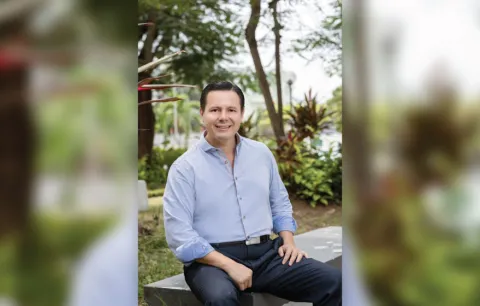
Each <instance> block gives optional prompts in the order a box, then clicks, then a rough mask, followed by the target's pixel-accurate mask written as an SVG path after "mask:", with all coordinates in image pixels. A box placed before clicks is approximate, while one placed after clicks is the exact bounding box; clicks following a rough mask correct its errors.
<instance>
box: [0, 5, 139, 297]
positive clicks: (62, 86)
mask: <svg viewBox="0 0 480 306" xmlns="http://www.w3.org/2000/svg"><path fill="white" fill-rule="evenodd" d="M136 12H137V3H136V2H133V1H121V2H118V1H111V0H106V1H105V0H104V1H93V0H78V1H74V0H5V1H2V2H0V135H1V136H0V137H1V140H0V141H1V142H0V143H1V145H0V182H1V183H0V305H2V306H3V305H6V306H9V305H19V306H24V305H28V306H37V305H38V306H56V305H72V306H73V305H75V306H80V305H82V306H83V305H85V306H87V305H88V306H90V305H112V306H113V305H136V303H137V271H136V270H137V238H136V237H137V235H136V233H137V225H136V215H137V207H136V203H137V201H136V185H137V180H136V171H137V169H136V167H137V166H136V165H137V159H136V155H137V154H136V151H137V149H136V135H137V127H136V126H137V125H136V117H137V101H136V95H137V93H136V81H137V76H136V68H137V56H136V55H137V46H136V41H137V35H138V34H137V33H138V26H137V23H136Z"/></svg>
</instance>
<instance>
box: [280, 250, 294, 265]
mask: <svg viewBox="0 0 480 306" xmlns="http://www.w3.org/2000/svg"><path fill="white" fill-rule="evenodd" d="M291 254H292V249H287V250H286V251H285V256H283V261H282V265H284V264H285V263H287V261H288V259H290V255H291Z"/></svg>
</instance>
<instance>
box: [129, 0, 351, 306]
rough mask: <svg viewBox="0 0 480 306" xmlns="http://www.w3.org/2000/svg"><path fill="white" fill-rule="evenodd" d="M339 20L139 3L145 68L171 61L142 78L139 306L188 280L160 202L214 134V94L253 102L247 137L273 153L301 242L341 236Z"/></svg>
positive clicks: (206, 0)
mask: <svg viewBox="0 0 480 306" xmlns="http://www.w3.org/2000/svg"><path fill="white" fill-rule="evenodd" d="M341 10H342V2H341V1H337V0H327V1H275V0H274V1H245V0H242V1H226V0H221V1H218V0H215V1H213V0H195V1H168V0H162V1H155V0H148V1H147V0H140V1H139V11H138V12H139V13H138V24H139V34H138V53H137V54H138V61H139V63H138V64H139V67H142V66H143V65H146V64H148V63H150V62H152V61H154V62H156V61H161V63H160V64H158V65H157V66H155V67H153V68H152V69H148V70H147V71H142V72H140V73H139V81H140V84H139V86H138V87H139V88H138V90H139V93H138V102H139V107H138V124H139V125H138V127H139V130H138V148H139V150H138V179H139V186H140V187H139V193H140V194H139V197H140V199H139V203H141V205H140V207H139V210H140V213H139V221H138V230H139V233H138V239H139V250H138V263H139V265H138V295H139V303H140V304H141V305H146V303H145V302H144V301H143V286H145V285H147V284H151V283H153V282H157V281H160V280H163V279H165V278H168V277H170V276H174V275H176V274H180V273H183V269H182V267H183V266H182V264H181V263H180V262H179V261H178V260H177V259H176V258H175V257H174V255H173V253H172V252H171V251H170V250H169V249H168V247H167V243H166V240H165V233H164V228H163V206H162V197H163V192H164V189H165V184H166V179H167V174H168V170H169V168H170V166H171V165H172V163H173V162H174V161H175V160H176V159H177V158H178V157H179V156H180V155H182V154H183V153H184V152H185V151H187V150H188V149H189V148H191V147H192V146H194V145H195V144H196V143H197V141H198V140H199V138H200V136H201V133H202V132H203V131H204V130H203V127H202V125H201V117H200V114H199V109H200V102H199V99H200V94H201V90H202V89H203V88H204V87H205V86H206V85H207V84H208V83H210V82H215V81H224V80H228V81H231V82H234V83H236V84H237V85H238V86H240V88H241V89H242V90H243V91H244V94H245V116H244V122H243V123H242V126H241V129H240V131H239V133H240V134H241V135H243V136H245V137H248V138H251V139H255V140H257V141H261V142H263V143H265V144H266V145H267V146H268V147H269V148H270V149H271V150H272V152H273V153H274V155H275V157H276V160H277V163H278V165H279V170H280V174H281V177H282V179H283V181H284V183H285V185H286V187H287V189H288V191H289V195H290V199H291V202H292V205H293V210H294V218H295V219H296V221H297V223H298V224H299V229H298V233H304V232H307V231H310V230H314V229H317V228H320V227H326V226H330V225H337V226H339V225H341V216H342V193H341V186H342V154H341V143H342V80H341V77H342V65H341V64H342V63H341V56H342V45H341V40H342V36H341V27H342V19H341ZM252 14H253V15H252ZM252 16H253V17H252ZM182 50H183V51H185V52H184V53H180V54H176V55H175V56H173V57H171V58H165V57H168V56H170V55H173V54H175V53H176V52H179V51H182ZM151 77H154V78H156V79H154V80H151V79H150V80H149V78H151ZM144 82H148V84H147V83H144ZM192 86H194V88H192ZM172 99H175V100H176V99H181V100H179V101H178V100H177V101H172ZM142 193H143V194H144V196H141V194H142Z"/></svg>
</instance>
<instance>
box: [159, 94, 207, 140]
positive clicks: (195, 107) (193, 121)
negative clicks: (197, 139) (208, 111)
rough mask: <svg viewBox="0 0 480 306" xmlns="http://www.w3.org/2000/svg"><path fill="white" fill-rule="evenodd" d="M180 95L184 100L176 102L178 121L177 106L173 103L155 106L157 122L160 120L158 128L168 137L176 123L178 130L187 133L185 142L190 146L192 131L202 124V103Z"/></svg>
mask: <svg viewBox="0 0 480 306" xmlns="http://www.w3.org/2000/svg"><path fill="white" fill-rule="evenodd" d="M180 97H181V98H182V100H181V101H178V102H177V103H176V113H177V115H176V118H177V122H175V119H174V118H175V116H174V112H175V108H174V105H173V104H172V103H162V104H160V105H157V107H155V114H156V117H157V122H159V123H158V124H157V127H156V130H157V131H158V132H160V133H162V134H164V135H165V137H168V136H169V135H170V134H171V131H172V129H174V127H175V124H176V127H177V129H178V131H179V132H180V133H183V134H185V142H184V144H185V146H186V147H187V148H188V146H189V143H188V140H189V138H190V133H191V131H192V130H196V129H197V128H198V127H199V126H200V115H199V112H200V105H199V104H200V103H199V102H197V101H190V100H189V99H188V97H187V96H181V95H180ZM174 130H175V129H174Z"/></svg>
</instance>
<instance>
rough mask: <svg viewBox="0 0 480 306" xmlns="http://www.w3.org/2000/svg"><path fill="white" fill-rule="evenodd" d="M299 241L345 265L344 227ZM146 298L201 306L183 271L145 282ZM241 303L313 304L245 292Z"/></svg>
mask: <svg viewBox="0 0 480 306" xmlns="http://www.w3.org/2000/svg"><path fill="white" fill-rule="evenodd" d="M295 243H296V245H297V246H298V247H299V248H300V249H302V250H304V251H305V252H307V253H308V255H309V257H311V258H315V259H316V260H319V261H321V262H325V263H328V264H331V265H333V266H335V267H338V268H341V266H342V253H341V252H342V228H341V227H340V226H332V227H326V228H321V229H317V230H314V231H311V232H307V233H304V234H301V235H298V236H295ZM144 299H145V301H146V302H147V304H148V305H149V306H201V303H200V302H199V301H198V300H197V299H196V298H195V296H194V295H193V293H192V292H191V291H190V288H189V287H188V285H187V284H186V282H185V278H184V276H183V274H178V275H175V276H173V277H169V278H167V279H164V280H161V281H158V282H155V283H152V284H148V285H145V286H144ZM240 302H241V305H242V306H281V305H291V306H293V305H295V306H297V305H311V303H293V302H289V301H287V300H284V299H281V298H278V297H276V296H273V295H271V294H268V293H242V294H241V296H240Z"/></svg>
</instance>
